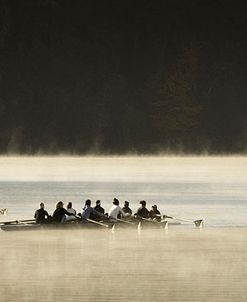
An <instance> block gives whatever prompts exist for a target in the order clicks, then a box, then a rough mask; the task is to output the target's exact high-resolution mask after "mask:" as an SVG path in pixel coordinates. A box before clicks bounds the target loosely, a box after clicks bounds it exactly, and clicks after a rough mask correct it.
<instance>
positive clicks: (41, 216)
mask: <svg viewBox="0 0 247 302" xmlns="http://www.w3.org/2000/svg"><path fill="white" fill-rule="evenodd" d="M49 217H50V216H49V214H48V212H47V211H46V210H45V204H44V203H43V202H41V203H40V208H39V209H38V210H36V211H35V213H34V218H35V220H36V223H40V224H42V223H47V222H48V221H49Z"/></svg>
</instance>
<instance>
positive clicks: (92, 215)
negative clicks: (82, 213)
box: [90, 200, 105, 221]
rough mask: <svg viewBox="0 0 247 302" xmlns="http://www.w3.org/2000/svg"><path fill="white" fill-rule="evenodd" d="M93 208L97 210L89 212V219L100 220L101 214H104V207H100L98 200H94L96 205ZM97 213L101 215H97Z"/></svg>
mask: <svg viewBox="0 0 247 302" xmlns="http://www.w3.org/2000/svg"><path fill="white" fill-rule="evenodd" d="M94 210H95V211H96V212H97V213H96V214H95V213H91V214H90V219H92V220H95V221H100V220H101V219H102V217H103V215H104V214H105V209H104V208H102V207H101V205H100V200H97V201H96V206H95V207H94ZM99 213H100V214H101V215H99Z"/></svg>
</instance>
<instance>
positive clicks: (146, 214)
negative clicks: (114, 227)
mask: <svg viewBox="0 0 247 302" xmlns="http://www.w3.org/2000/svg"><path fill="white" fill-rule="evenodd" d="M140 205H141V207H140V208H139V209H138V210H137V212H136V213H135V216H136V217H137V218H138V217H139V218H149V211H148V209H147V208H146V201H145V200H142V201H140Z"/></svg>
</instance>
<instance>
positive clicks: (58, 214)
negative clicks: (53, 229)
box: [52, 208, 74, 223]
mask: <svg viewBox="0 0 247 302" xmlns="http://www.w3.org/2000/svg"><path fill="white" fill-rule="evenodd" d="M65 214H66V215H68V216H71V215H74V214H72V213H69V212H68V211H67V210H65V209H64V208H58V209H56V210H55V211H54V213H53V216H52V221H53V222H55V223H60V222H61V221H62V219H63V217H64V215H65Z"/></svg>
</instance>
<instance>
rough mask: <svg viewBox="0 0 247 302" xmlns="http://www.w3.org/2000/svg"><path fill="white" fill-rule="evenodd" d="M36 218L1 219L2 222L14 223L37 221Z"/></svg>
mask: <svg viewBox="0 0 247 302" xmlns="http://www.w3.org/2000/svg"><path fill="white" fill-rule="evenodd" d="M35 221H36V220H35V219H21V220H11V221H0V224H12V223H16V224H17V223H22V222H35Z"/></svg>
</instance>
